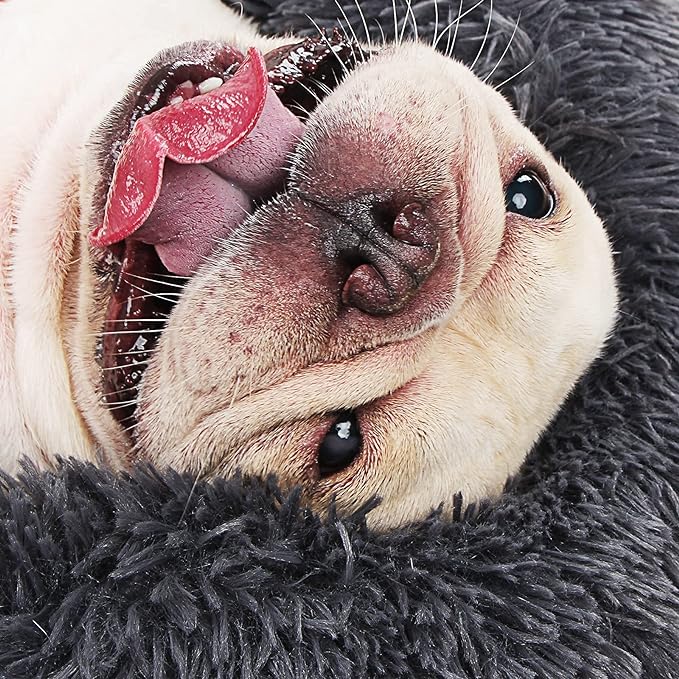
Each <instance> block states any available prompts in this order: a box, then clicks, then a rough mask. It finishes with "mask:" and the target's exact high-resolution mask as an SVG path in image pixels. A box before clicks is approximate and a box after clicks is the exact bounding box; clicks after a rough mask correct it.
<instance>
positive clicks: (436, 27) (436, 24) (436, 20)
mask: <svg viewBox="0 0 679 679" xmlns="http://www.w3.org/2000/svg"><path fill="white" fill-rule="evenodd" d="M438 33H439V3H438V0H434V37H433V38H432V41H431V44H432V45H435V44H436V38H438Z"/></svg>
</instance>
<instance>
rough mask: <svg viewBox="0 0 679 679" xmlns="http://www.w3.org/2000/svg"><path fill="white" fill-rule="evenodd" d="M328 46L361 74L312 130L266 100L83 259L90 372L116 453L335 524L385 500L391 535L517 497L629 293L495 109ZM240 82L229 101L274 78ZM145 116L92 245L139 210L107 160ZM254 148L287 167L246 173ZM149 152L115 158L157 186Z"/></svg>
mask: <svg viewBox="0 0 679 679" xmlns="http://www.w3.org/2000/svg"><path fill="white" fill-rule="evenodd" d="M307 47H308V45H307ZM307 51H308V50H307ZM288 52H289V54H288ZM288 52H286V50H285V49H283V50H282V53H281V54H282V55H283V56H281V54H278V55H274V57H272V58H271V59H269V58H267V61H268V62H271V63H273V62H276V63H278V62H279V61H281V60H282V62H283V66H286V65H287V66H289V65H290V63H291V61H290V60H289V59H288V61H287V62H286V61H285V60H286V58H287V57H289V56H290V54H293V53H292V52H290V51H289V50H288ZM335 52H336V53H337V54H339V55H343V56H341V58H340V59H338V60H337V64H340V62H341V61H344V62H345V65H346V66H347V72H346V73H344V72H342V73H341V76H342V77H341V82H340V83H339V85H337V86H336V87H334V89H333V91H332V92H329V91H328V92H327V93H326V92H325V91H324V90H323V88H318V89H317V90H316V91H317V92H319V93H322V94H321V95H320V96H321V98H322V99H323V101H322V102H321V103H320V104H319V105H318V106H317V107H316V108H314V110H313V111H312V112H311V113H310V114H309V115H308V118H307V117H306V115H305V114H303V115H302V117H303V118H304V122H303V123H302V122H300V121H299V120H297V119H296V118H294V117H293V115H292V113H291V112H290V111H294V110H295V108H294V106H293V105H292V100H293V99H294V98H295V97H294V96H293V95H292V94H291V89H290V88H291V87H294V85H293V86H290V85H289V83H288V85H287V86H286V87H281V88H279V90H278V92H279V94H281V100H283V101H285V102H286V104H287V105H288V108H289V109H290V110H285V109H284V108H283V106H282V104H281V103H280V100H277V99H275V97H273V96H272V94H271V93H270V92H269V93H268V94H267V95H266V99H265V102H264V103H261V102H260V110H259V111H258V115H259V116H260V118H259V119H258V120H259V121H258V122H257V127H255V128H254V130H255V132H252V130H249V131H248V130H246V132H244V133H243V134H246V141H245V142H242V146H235V147H234V148H233V149H232V150H231V151H228V152H226V154H225V155H224V156H223V158H222V159H221V161H220V159H217V161H215V162H217V163H219V162H222V163H223V164H224V163H225V164H226V165H229V162H230V163H231V165H230V166H229V168H230V169H229V168H227V170H224V168H223V167H221V169H220V167H218V166H216V165H214V163H213V160H212V159H209V160H207V161H206V162H202V157H195V158H192V159H190V160H189V161H186V162H185V163H184V164H175V163H173V162H171V161H170V162H166V163H165V174H164V176H163V180H162V181H163V183H162V187H161V188H160V189H159V191H160V193H159V195H155V196H151V197H150V198H149V205H151V207H150V208H149V209H147V210H146V212H144V213H143V214H142V216H141V217H139V215H137V216H136V217H134V219H137V221H139V222H140V224H141V226H140V227H139V230H138V231H136V232H134V233H130V234H122V235H121V233H122V232H121V233H118V234H117V235H116V236H115V237H111V238H108V241H114V242H108V243H107V244H108V247H106V248H102V247H92V248H91V249H90V250H89V251H86V252H85V254H86V255H87V257H88V259H89V260H90V261H91V265H90V266H87V267H84V268H83V269H82V270H81V273H80V280H79V286H80V290H81V305H80V315H79V322H78V323H77V324H76V328H77V329H76V330H75V331H74V332H73V339H72V342H71V347H72V349H71V362H72V365H73V366H74V373H75V377H74V381H75V384H76V390H75V391H76V393H78V394H80V396H79V398H80V399H81V406H82V407H81V409H82V411H83V412H84V413H85V416H86V418H87V421H88V424H89V426H90V429H91V430H92V431H93V432H94V435H95V437H96V438H97V440H98V442H99V444H100V445H101V447H102V448H103V449H104V450H106V451H113V452H115V453H117V454H118V455H122V456H127V457H128V459H129V458H130V457H141V458H149V459H151V460H153V461H155V462H157V463H160V464H171V465H173V466H174V467H176V468H180V469H187V470H192V471H195V472H200V473H203V474H208V475H209V474H230V473H233V472H235V471H237V470H240V471H242V472H244V473H246V474H254V475H260V476H266V475H269V474H275V475H277V476H278V478H279V479H280V480H281V481H282V482H283V483H284V484H286V485H300V486H301V487H302V488H303V491H304V494H305V496H306V498H307V500H308V501H309V502H310V504H311V505H313V506H314V507H316V508H317V509H319V510H323V509H324V508H325V507H327V506H328V504H329V503H330V501H331V500H333V499H334V500H335V501H336V503H337V506H338V508H339V509H340V510H341V511H344V512H348V511H351V510H353V509H356V508H357V507H359V506H360V505H362V504H363V503H365V502H366V501H368V500H369V499H370V498H371V497H373V496H379V497H380V498H381V499H382V502H381V504H380V505H379V507H378V508H377V509H376V510H374V511H373V512H372V513H371V515H370V516H371V520H372V521H373V524H374V525H377V526H381V527H387V526H392V525H397V524H401V523H403V522H406V521H409V520H414V519H418V518H421V517H423V516H425V515H426V514H427V513H428V512H429V511H431V509H432V508H434V507H436V506H437V505H439V504H440V503H447V505H448V506H450V503H451V501H452V498H453V497H454V495H455V494H456V493H458V492H461V493H462V496H463V498H464V501H465V502H469V501H474V500H477V499H479V498H482V497H487V496H492V495H494V494H496V493H498V492H499V491H500V490H501V489H502V487H503V485H504V483H505V481H506V480H507V478H508V476H510V475H511V474H513V473H515V472H516V471H517V469H518V468H519V466H520V464H521V463H522V461H523V460H524V458H525V456H526V454H527V452H528V451H529V450H530V448H531V446H532V445H533V443H534V442H535V441H536V439H537V438H538V436H539V435H540V433H541V431H542V430H543V429H544V428H545V426H546V425H547V424H548V423H549V421H550V419H551V418H552V417H553V415H554V414H555V412H556V410H557V409H558V407H559V406H560V404H561V403H562V402H563V400H564V398H565V397H566V395H567V394H568V392H569V390H570V389H571V388H572V386H573V385H574V383H575V382H576V381H577V379H578V378H579V377H580V376H581V375H582V373H583V372H584V370H585V369H586V368H587V366H588V365H589V364H590V363H591V361H592V360H593V359H594V358H595V356H596V355H597V353H598V351H599V350H600V348H601V346H602V344H603V342H604V341H605V338H606V335H607V333H608V332H609V331H610V329H611V327H612V324H613V321H614V316H615V308H616V293H615V284H614V276H613V269H612V259H611V252H610V247H609V243H608V240H607V237H606V235H605V232H604V229H603V227H602V224H601V222H600V220H599V219H598V218H597V216H596V214H595V212H594V210H593V208H592V207H591V205H590V204H589V203H588V201H587V199H586V197H585V195H584V193H583V192H582V191H581V189H580V188H579V187H578V186H577V184H576V182H575V181H574V180H573V179H572V178H571V177H570V176H569V175H568V174H567V172H566V171H565V170H564V169H563V168H562V167H561V166H560V165H559V164H558V163H557V162H556V161H555V160H554V159H553V158H552V157H551V156H550V155H549V153H547V152H546V151H545V149H544V148H543V147H542V146H541V145H540V143H539V142H538V141H537V140H536V139H535V137H533V136H532V134H531V133H530V132H529V131H528V130H527V129H526V128H525V127H524V126H523V125H521V124H520V122H519V121H518V120H517V118H516V117H515V115H514V113H513V112H512V110H511V108H510V106H509V105H508V103H507V102H506V101H505V100H504V99H503V98H502V97H501V96H500V95H499V94H498V93H497V92H496V91H495V90H493V89H492V88H491V87H489V86H487V85H485V84H484V83H482V82H481V81H480V80H479V79H478V78H476V77H475V76H474V75H473V74H472V73H471V72H470V71H469V70H468V69H466V68H465V67H464V66H462V65H461V64H459V63H456V62H454V61H452V60H450V59H446V58H444V57H443V56H441V55H439V54H437V53H435V52H434V51H433V50H432V49H431V48H429V47H426V46H423V45H418V44H403V45H399V46H391V47H386V48H384V49H382V50H381V51H380V52H379V53H376V54H373V55H372V56H371V58H370V59H368V60H366V61H365V63H358V64H353V63H352V61H353V57H351V56H349V53H348V52H346V51H345V52H344V53H343V52H342V51H341V50H340V49H339V47H338V48H336V49H335ZM286 55H287V57H286ZM292 61H294V59H292ZM358 61H360V59H359V60H358ZM328 63H329V62H326V63H324V67H327V66H328ZM269 65H270V64H269ZM221 66H224V64H222V65H221ZM236 66H237V64H236ZM349 66H355V67H354V68H353V69H351V70H349V68H348V67H349ZM234 68H235V66H234ZM273 68H274V67H273V66H271V67H270V69H269V70H270V72H272V69H273ZM225 70H226V69H225ZM231 70H232V71H233V68H232V69H231ZM274 70H275V69H274ZM284 70H285V68H283V67H280V68H279V69H278V71H277V73H278V74H279V75H280V73H281V72H282V71H284ZM343 70H344V69H343ZM319 73H320V71H319V72H318V73H316V75H317V76H319ZM335 74H337V68H335ZM205 75H206V73H205V72H203V73H202V76H203V77H204V76H205ZM207 75H209V74H207ZM182 77H183V76H182ZM249 77H250V78H251V79H250V80H249V81H248V78H249ZM319 77H320V76H319ZM233 78H234V79H236V78H241V79H242V80H243V83H245V84H242V85H239V86H238V87H234V88H233V89H234V92H235V94H236V95H239V94H240V93H241V90H247V88H248V87H250V85H252V83H254V82H255V80H253V79H252V77H251V76H248V74H247V73H245V72H244V71H241V72H240V74H239V72H236V75H234V76H233ZM273 80H275V78H272V81H273ZM293 80H294V78H293ZM248 82H249V83H250V85H248ZM312 83H313V79H312V78H311V77H310V78H309V80H308V82H306V83H305V82H302V83H301V88H300V87H297V89H296V90H295V92H296V96H297V97H298V98H299V97H301V96H302V92H303V91H304V89H305V88H306V87H312ZM156 84H157V83H156ZM299 84H300V83H297V85H299ZM333 84H334V83H333ZM171 85H172V88H175V86H176V85H177V83H171ZM227 85H228V82H227ZM183 86H184V89H185V90H186V88H187V87H189V88H190V85H186V83H184V84H183ZM239 87H240V88H241V90H239V89H238V88H239ZM172 88H171V89H172ZM166 89H168V87H166ZM203 89H209V88H208V87H203ZM234 92H232V95H233V94H234ZM191 94H196V92H192V93H191ZM165 96H166V98H165V103H166V104H167V106H166V107H165V108H168V107H171V106H178V107H182V106H183V105H184V103H185V102H182V101H180V99H177V96H181V97H184V96H185V95H182V93H181V92H179V95H178V94H177V90H174V91H173V92H172V97H171V98H172V100H173V103H170V102H169V98H168V97H169V93H168V92H165ZM286 97H287V99H286ZM236 98H238V97H236ZM128 99H129V97H128ZM241 99H242V101H241V100H239V101H240V104H239V105H240V106H241V109H239V111H242V110H245V109H246V108H247V100H248V98H247V97H245V96H244V97H242V98H241ZM243 101H245V103H243ZM225 105H226V104H225ZM262 106H263V107H264V108H263V113H262V109H261V107H262ZM156 107H158V104H157V102H156ZM203 108H204V109H205V110H206V111H207V113H206V114H205V115H214V112H213V109H214V110H217V109H218V108H219V107H217V106H216V105H215V106H213V107H212V108H210V106H209V105H208V106H203ZM305 108H307V109H309V108H311V106H310V103H309V102H306V104H305ZM130 110H131V109H130V107H129V106H125V105H123V106H121V107H120V108H119V109H117V110H116V111H114V112H113V113H112V114H111V116H110V117H109V119H108V120H107V121H106V123H105V124H104V126H103V127H102V128H101V129H100V130H99V131H98V133H97V134H96V135H95V137H94V139H93V142H92V143H93V145H92V149H93V151H92V154H91V159H90V163H89V165H88V167H87V174H86V177H85V180H84V186H85V190H84V193H83V196H84V198H83V200H84V203H85V204H86V211H85V216H84V222H85V228H86V229H87V230H90V235H91V229H92V228H94V229H95V231H96V229H97V228H99V226H98V225H99V224H100V223H101V220H102V219H103V218H104V209H105V210H106V211H107V217H106V218H107V219H109V222H112V221H113V220H114V218H115V213H116V210H117V211H118V213H124V214H125V215H127V217H126V218H129V215H130V214H131V213H134V211H135V210H137V209H139V201H137V203H134V201H133V200H132V199H130V198H129V196H127V194H125V191H126V190H127V189H126V188H125V186H124V185H123V184H121V183H120V177H117V178H116V177H114V176H113V174H112V173H113V168H112V167H111V166H110V164H109V165H108V166H107V161H106V160H105V158H106V156H107V154H108V155H110V150H111V145H115V144H117V148H118V152H119V151H120V147H121V144H123V143H124V142H125V140H126V139H127V138H128V137H127V136H126V135H127V134H129V132H127V133H125V135H123V134H122V133H121V132H120V130H121V129H123V128H125V125H128V128H129V120H130V116H131V115H133V114H131V113H130ZM177 110H179V109H177ZM168 115H174V114H168ZM239 115H242V116H245V115H246V114H245V113H240V114H239ZM236 117H237V116H236ZM120 120H122V121H123V123H125V125H123V126H122V127H120V124H119V123H120ZM246 122H247V121H246ZM154 124H156V123H154ZM172 124H173V125H174V126H175V128H176V127H177V126H178V125H179V123H178V122H177V121H176V120H174V119H173V121H172ZM180 127H181V126H180ZM245 127H247V125H246V124H245V123H244V124H243V129H245ZM128 128H125V129H128ZM257 130H259V137H258V136H257V134H256V131H257ZM175 133H176V134H177V135H179V136H180V137H181V136H182V135H184V136H192V135H194V136H195V131H194V130H190V131H189V132H186V130H183V129H179V130H178V131H177V130H175V131H174V132H173V134H175ZM247 135H249V136H247ZM262 140H264V141H262ZM179 141H181V142H182V143H183V139H180V140H179ZM246 142H247V143H246ZM174 143H179V142H177V140H173V141H171V142H170V145H172V144H174ZM248 143H249V144H251V147H248V146H247V144H248ZM258 144H259V146H258ZM262 144H263V145H264V146H266V147H267V149H266V150H264V151H261V149H262V148H263V147H262ZM273 147H275V149H274V150H273V151H272V150H270V148H273ZM140 148H141V147H140ZM154 149H155V146H154ZM239 149H241V150H242V149H245V151H243V153H244V154H245V155H246V156H247V153H251V154H255V155H251V157H250V161H247V162H246V161H244V160H243V159H242V158H241V159H240V160H233V158H234V157H236V156H234V155H233V154H234V153H235V154H237V153H239ZM249 149H254V151H252V150H249ZM257 149H260V151H261V153H260V155H261V156H262V157H264V158H265V159H266V161H267V162H268V163H269V165H271V166H272V167H273V166H274V165H275V166H276V167H275V168H274V169H275V171H274V170H272V169H271V167H269V168H268V169H264V170H261V171H260V170H259V169H255V170H253V171H252V172H250V170H248V168H249V167H251V166H252V165H254V166H256V167H259V166H258V165H257V160H252V158H255V157H259V156H257V153H258V151H257ZM134 153H137V155H139V153H142V152H141V151H138V150H137V151H135V152H132V151H131V152H130V153H129V154H128V156H129V157H127V159H125V158H124V159H123V160H121V157H123V156H124V154H119V156H118V164H119V165H121V164H122V163H123V162H127V163H128V165H129V166H130V167H132V168H133V170H132V173H134V172H137V171H138V172H142V173H143V172H144V171H145V170H143V169H142V170H138V168H137V167H136V166H135V163H137V164H139V163H140V162H141V161H140V160H139V159H138V158H137V159H136V160H135V158H134V157H133V156H134ZM149 154H150V155H153V153H151V152H149ZM205 157H207V156H205ZM130 158H132V160H130ZM225 159H226V160H225ZM229 159H231V160H229ZM276 159H278V160H276ZM281 159H283V160H284V161H285V162H286V163H287V165H286V167H287V173H286V174H285V176H283V173H281V172H280V166H281V165H282V164H283V162H281ZM161 160H162V159H161ZM142 161H144V162H146V159H145V158H142ZM149 162H150V161H149ZM265 164H266V163H265ZM215 168H216V169H215ZM248 172H249V174H248ZM229 173H230V174H229ZM258 173H259V174H258ZM246 175H247V176H246ZM116 181H118V188H116V187H115V186H114V187H113V188H111V185H112V184H115V182H116ZM129 183H130V182H129V181H128V185H129ZM121 186H122V188H121ZM116 191H118V192H119V193H120V192H122V194H124V195H123V197H122V198H115V196H116V195H117V194H116ZM156 193H157V192H156ZM112 196H113V198H112ZM271 196H275V197H274V198H273V199H271V200H269V198H271ZM147 198H148V196H142V197H141V199H140V200H141V201H142V202H143V201H144V200H146V199H147ZM106 200H108V203H106ZM115 200H119V202H121V203H122V207H120V205H112V204H111V203H112V201H115ZM126 201H127V202H126ZM261 203H263V204H261ZM147 207H148V206H147ZM149 210H150V213H149ZM246 213H249V214H250V216H249V217H247V218H246ZM139 214H141V213H139ZM111 215H114V216H113V217H111ZM149 215H150V216H149ZM234 215H238V216H234ZM119 221H120V220H119ZM122 221H123V222H124V219H123V220H122ZM120 223H122V222H120ZM206 224H207V225H208V226H205V225H206ZM109 228H110V229H112V230H114V227H113V226H109ZM122 228H123V229H124V228H125V227H124V225H123V227H122ZM187 234H188V235H187ZM109 235H110V234H109ZM105 236H106V234H104V237H101V232H99V233H98V235H97V236H96V237H95V238H94V239H93V240H94V241H95V245H101V244H102V243H104V242H107V239H106V237H105ZM84 250H85V248H84Z"/></svg>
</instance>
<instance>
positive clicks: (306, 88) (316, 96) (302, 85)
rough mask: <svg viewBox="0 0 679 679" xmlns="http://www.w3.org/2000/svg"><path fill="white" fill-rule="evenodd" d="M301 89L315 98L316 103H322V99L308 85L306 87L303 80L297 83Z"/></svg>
mask: <svg viewBox="0 0 679 679" xmlns="http://www.w3.org/2000/svg"><path fill="white" fill-rule="evenodd" d="M298 84H299V85H300V86H301V87H302V88H303V89H305V90H306V91H307V92H308V93H309V94H310V95H311V96H312V97H313V98H314V99H315V100H316V103H317V104H318V105H319V106H320V105H321V104H322V103H323V100H322V99H321V98H320V97H319V96H318V94H316V92H314V91H313V90H312V89H311V88H310V87H307V86H306V85H305V84H304V83H303V82H300V83H298Z"/></svg>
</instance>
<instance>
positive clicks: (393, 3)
mask: <svg viewBox="0 0 679 679" xmlns="http://www.w3.org/2000/svg"><path fill="white" fill-rule="evenodd" d="M391 7H392V9H393V11H394V40H395V41H396V44H397V45H398V44H399V42H398V14H397V12H396V0H391Z"/></svg>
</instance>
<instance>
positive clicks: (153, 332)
mask: <svg viewBox="0 0 679 679" xmlns="http://www.w3.org/2000/svg"><path fill="white" fill-rule="evenodd" d="M163 330H164V328H159V329H157V330H103V331H101V332H93V333H90V334H89V336H90V337H104V336H107V335H159V334H160V333H162V332H163Z"/></svg>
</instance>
